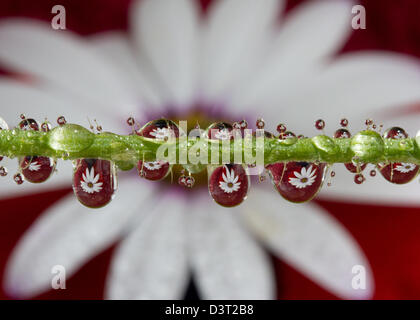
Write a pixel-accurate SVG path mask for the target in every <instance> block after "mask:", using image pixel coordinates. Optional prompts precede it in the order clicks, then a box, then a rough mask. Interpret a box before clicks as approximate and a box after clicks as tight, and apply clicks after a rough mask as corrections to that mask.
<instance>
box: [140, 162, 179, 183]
mask: <svg viewBox="0 0 420 320" xmlns="http://www.w3.org/2000/svg"><path fill="white" fill-rule="evenodd" d="M170 169H171V166H170V164H169V163H168V162H165V161H159V160H157V161H149V162H146V161H145V162H143V161H141V160H140V161H139V162H138V163H137V171H138V173H139V176H140V177H142V178H145V179H147V180H151V181H159V180H162V179H164V178H166V177H167V176H168V174H169V172H170Z"/></svg>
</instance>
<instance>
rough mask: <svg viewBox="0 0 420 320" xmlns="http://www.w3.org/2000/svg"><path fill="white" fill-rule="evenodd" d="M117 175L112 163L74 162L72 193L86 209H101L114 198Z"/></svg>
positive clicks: (102, 161)
mask: <svg viewBox="0 0 420 320" xmlns="http://www.w3.org/2000/svg"><path fill="white" fill-rule="evenodd" d="M116 189H117V173H116V168H115V165H114V163H113V162H111V161H108V160H99V159H78V160H76V161H75V162H74V173H73V191H74V194H75V195H76V197H77V199H78V200H79V201H80V203H81V204H83V205H84V206H86V207H89V208H101V207H103V206H105V205H107V204H108V203H109V202H110V201H111V200H112V199H113V197H114V194H115V190H116Z"/></svg>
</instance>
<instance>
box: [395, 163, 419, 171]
mask: <svg viewBox="0 0 420 320" xmlns="http://www.w3.org/2000/svg"><path fill="white" fill-rule="evenodd" d="M414 169H416V165H415V164H412V163H405V162H401V163H399V164H398V165H397V166H395V168H394V170H397V171H399V172H401V173H408V172H411V171H413V170H414Z"/></svg>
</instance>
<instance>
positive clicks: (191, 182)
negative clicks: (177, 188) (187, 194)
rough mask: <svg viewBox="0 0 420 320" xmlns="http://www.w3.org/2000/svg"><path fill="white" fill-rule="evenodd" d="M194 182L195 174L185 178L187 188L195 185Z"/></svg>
mask: <svg viewBox="0 0 420 320" xmlns="http://www.w3.org/2000/svg"><path fill="white" fill-rule="evenodd" d="M194 184H195V179H194V177H193V176H188V177H186V178H185V186H186V187H187V188H192V187H194Z"/></svg>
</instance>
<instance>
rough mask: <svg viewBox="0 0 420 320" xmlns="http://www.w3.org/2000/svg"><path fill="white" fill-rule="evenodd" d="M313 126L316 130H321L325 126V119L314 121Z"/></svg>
mask: <svg viewBox="0 0 420 320" xmlns="http://www.w3.org/2000/svg"><path fill="white" fill-rule="evenodd" d="M315 128H316V129H318V130H323V129H324V128H325V121H324V120H322V119H319V120H317V121H315Z"/></svg>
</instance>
